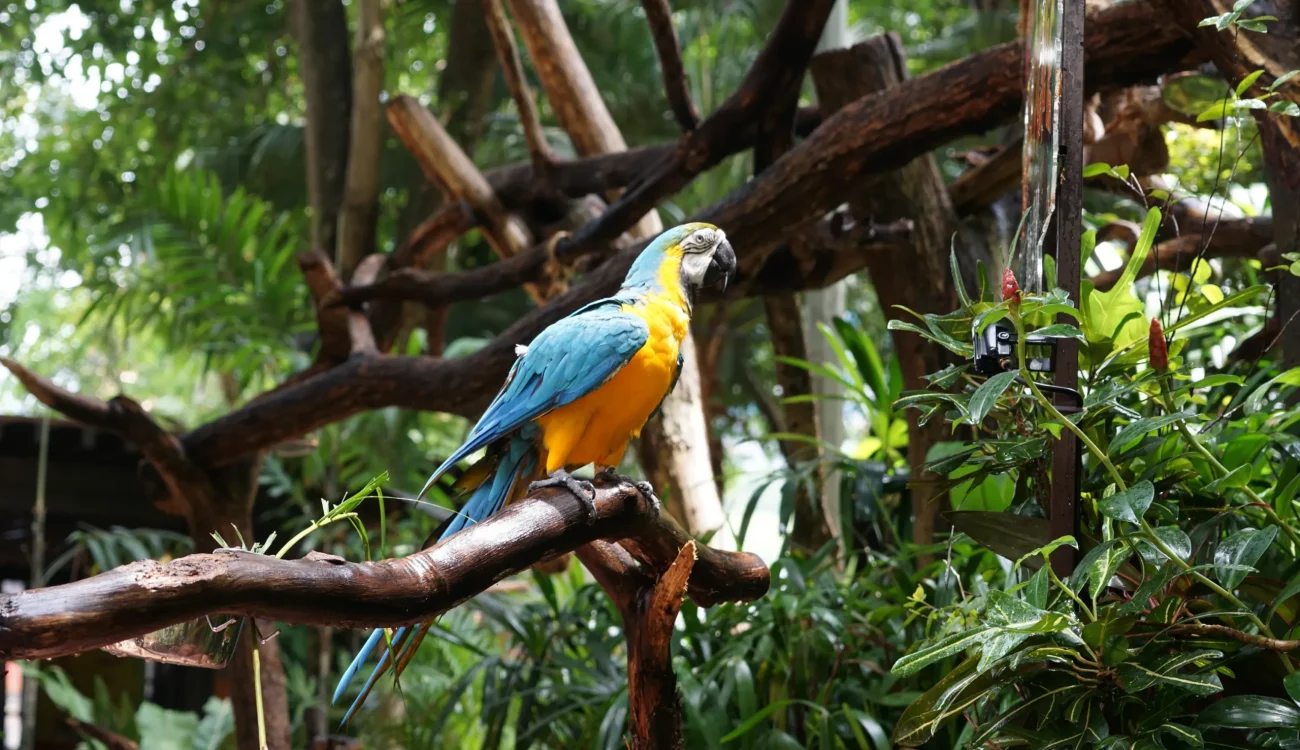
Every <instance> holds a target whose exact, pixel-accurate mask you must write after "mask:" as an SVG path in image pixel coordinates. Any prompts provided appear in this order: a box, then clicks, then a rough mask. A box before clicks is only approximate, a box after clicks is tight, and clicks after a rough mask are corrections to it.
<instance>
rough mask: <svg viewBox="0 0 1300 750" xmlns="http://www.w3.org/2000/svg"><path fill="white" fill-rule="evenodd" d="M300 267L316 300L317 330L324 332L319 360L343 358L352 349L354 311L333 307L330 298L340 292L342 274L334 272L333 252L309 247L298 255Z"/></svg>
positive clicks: (321, 334)
mask: <svg viewBox="0 0 1300 750" xmlns="http://www.w3.org/2000/svg"><path fill="white" fill-rule="evenodd" d="M298 267H299V268H301V269H302V275H303V278H304V279H306V281H307V289H308V290H309V291H310V292H311V298H312V300H314V301H315V303H316V331H317V333H318V334H319V335H320V354H319V355H318V357H317V359H318V361H322V362H341V361H343V360H345V359H347V358H348V355H349V354H350V353H351V352H352V345H351V342H352V336H351V334H352V327H353V326H352V323H351V320H350V317H351V315H352V314H353V313H351V312H349V311H348V310H346V309H343V308H338V307H329V306H327V305H326V301H327V300H329V299H330V298H331V297H333V296H334V295H336V294H338V291H339V289H340V288H341V286H340V285H339V278H338V275H337V274H335V273H334V264H332V263H330V259H329V256H328V255H326V254H325V252H324V251H321V250H309V251H307V252H305V253H299V255H298Z"/></svg>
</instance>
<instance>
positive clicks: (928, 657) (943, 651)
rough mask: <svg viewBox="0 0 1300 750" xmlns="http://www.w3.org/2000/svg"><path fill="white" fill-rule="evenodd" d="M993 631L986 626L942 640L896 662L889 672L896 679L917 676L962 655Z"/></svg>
mask: <svg viewBox="0 0 1300 750" xmlns="http://www.w3.org/2000/svg"><path fill="white" fill-rule="evenodd" d="M992 630H993V628H992V627H990V626H988V625H984V626H980V627H975V628H972V629H970V630H964V631H962V632H960V633H954V634H952V635H950V636H948V637H946V638H942V639H940V640H938V641H936V642H935V643H932V644H930V645H928V646H926V647H925V648H922V649H921V650H919V651H913V652H912V653H910V654H907V655H905V656H903V657H902V658H900V659H899V660H898V661H896V662H894V666H893V668H892V669H890V670H889V671H890V674H893V675H894V676H896V677H907V676H908V675H913V674H916V673H917V672H919V671H921V670H922V669H925V668H926V667H928V666H929V665H931V664H934V663H935V662H937V661H941V660H943V659H946V658H948V657H949V656H953V655H955V654H960V653H961V652H963V651H965V650H966V649H968V648H970V647H971V646H974V645H976V644H978V643H980V642H982V641H983V640H984V638H985V637H987V636H988V634H989V632H990V631H992Z"/></svg>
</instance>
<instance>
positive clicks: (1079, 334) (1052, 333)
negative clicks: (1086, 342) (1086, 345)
mask: <svg viewBox="0 0 1300 750" xmlns="http://www.w3.org/2000/svg"><path fill="white" fill-rule="evenodd" d="M1029 335H1030V336H1046V337H1048V338H1054V339H1079V340H1080V341H1082V340H1083V331H1080V330H1079V329H1078V328H1075V327H1074V326H1072V325H1069V324H1067V323H1057V324H1055V325H1050V326H1044V327H1043V328H1039V329H1038V330H1036V331H1031V332H1030V334H1029Z"/></svg>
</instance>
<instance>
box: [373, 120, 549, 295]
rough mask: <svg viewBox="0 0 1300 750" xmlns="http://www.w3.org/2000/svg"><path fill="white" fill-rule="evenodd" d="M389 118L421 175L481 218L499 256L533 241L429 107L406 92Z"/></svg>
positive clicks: (533, 289) (532, 289)
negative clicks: (435, 183)
mask: <svg viewBox="0 0 1300 750" xmlns="http://www.w3.org/2000/svg"><path fill="white" fill-rule="evenodd" d="M387 111H388V121H389V122H390V123H391V124H392V126H393V130H394V132H396V133H397V137H398V138H399V139H400V140H401V141H402V145H404V146H405V147H406V150H407V151H409V152H411V155H412V156H413V157H415V160H416V162H417V163H419V165H420V168H421V169H422V170H424V174H425V176H427V177H428V178H429V179H431V180H434V181H436V182H437V183H438V184H439V185H441V186H442V188H443V191H444V192H446V193H447V195H448V198H449V199H455V200H462V201H465V202H466V203H468V204H469V205H470V206H471V207H473V209H474V213H475V214H476V215H477V216H479V217H480V219H481V221H482V228H483V234H484V236H485V237H487V240H488V243H489V244H490V245H492V249H493V250H495V251H496V253H497V255H499V256H501V258H503V259H505V258H510V257H512V256H515V255H518V254H519V253H520V252H521V251H523V250H524V249H525V248H527V247H528V246H529V245H530V244H532V236H531V233H530V232H529V231H528V228H527V227H526V226H524V224H523V222H522V221H520V220H519V218H518V217H516V216H513V215H511V214H508V213H507V212H506V209H505V207H504V206H502V205H501V202H500V201H499V200H497V197H496V194H495V193H493V192H492V187H491V185H489V184H488V181H487V180H486V179H485V178H484V177H483V175H482V173H480V172H479V171H478V168H477V167H475V166H474V162H473V161H471V160H470V158H469V156H467V155H466V154H465V152H464V151H462V150H461V149H460V146H458V145H457V144H456V142H455V141H454V140H452V138H451V136H450V135H448V134H447V131H446V130H445V129H443V127H442V125H440V124H439V123H438V121H437V120H436V119H434V117H433V115H431V114H429V110H427V109H425V108H424V107H423V106H421V105H420V103H419V102H418V101H416V100H415V99H414V98H412V97H409V96H398V97H394V98H393V99H392V100H391V101H389V102H388V106H387ZM527 288H528V290H529V293H530V294H531V295H532V296H533V299H534V300H536V301H538V302H542V301H543V297H542V295H541V293H540V292H539V291H538V289H537V288H536V286H528V287H527Z"/></svg>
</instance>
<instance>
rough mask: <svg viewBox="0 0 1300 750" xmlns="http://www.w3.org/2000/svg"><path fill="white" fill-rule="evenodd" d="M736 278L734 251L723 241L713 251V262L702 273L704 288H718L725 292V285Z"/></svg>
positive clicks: (729, 244) (728, 243)
mask: <svg viewBox="0 0 1300 750" xmlns="http://www.w3.org/2000/svg"><path fill="white" fill-rule="evenodd" d="M735 277H736V251H735V250H732V249H731V243H730V242H727V241H726V240H725V239H724V240H723V241H722V242H721V243H720V244H719V245H718V249H717V250H714V251H713V260H711V261H709V267H708V268H707V269H705V271H704V286H709V287H712V286H720V287H721V288H722V290H723V291H726V289H727V285H728V284H730V283H731V280H732V279H734V278H735Z"/></svg>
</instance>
